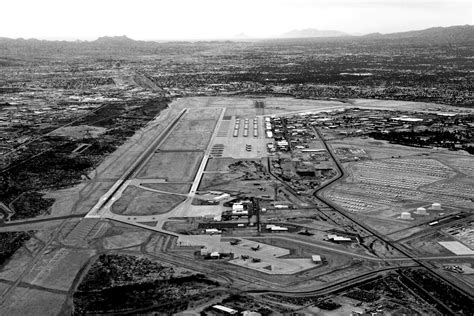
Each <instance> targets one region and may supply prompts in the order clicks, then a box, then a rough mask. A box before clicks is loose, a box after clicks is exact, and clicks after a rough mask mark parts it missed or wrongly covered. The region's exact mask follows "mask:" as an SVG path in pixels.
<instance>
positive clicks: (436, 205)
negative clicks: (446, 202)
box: [431, 203, 443, 211]
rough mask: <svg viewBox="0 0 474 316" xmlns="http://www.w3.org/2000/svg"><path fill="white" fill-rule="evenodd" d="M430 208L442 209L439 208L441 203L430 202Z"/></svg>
mask: <svg viewBox="0 0 474 316" xmlns="http://www.w3.org/2000/svg"><path fill="white" fill-rule="evenodd" d="M431 209H432V210H434V211H442V210H443V209H442V208H441V204H439V203H433V204H431Z"/></svg>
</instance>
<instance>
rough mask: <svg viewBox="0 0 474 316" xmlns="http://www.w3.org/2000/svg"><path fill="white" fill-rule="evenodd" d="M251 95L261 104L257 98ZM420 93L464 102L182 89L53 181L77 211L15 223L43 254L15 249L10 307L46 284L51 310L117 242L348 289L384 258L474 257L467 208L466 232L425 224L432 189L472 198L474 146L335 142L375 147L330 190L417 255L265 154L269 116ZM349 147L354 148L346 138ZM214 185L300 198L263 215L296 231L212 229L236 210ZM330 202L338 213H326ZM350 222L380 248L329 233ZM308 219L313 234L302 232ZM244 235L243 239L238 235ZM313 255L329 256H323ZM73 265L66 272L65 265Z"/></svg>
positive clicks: (434, 197) (228, 275)
mask: <svg viewBox="0 0 474 316" xmlns="http://www.w3.org/2000/svg"><path fill="white" fill-rule="evenodd" d="M256 100H258V101H262V102H264V103H265V107H264V108H260V107H256V106H255V101H256ZM414 106H416V109H417V110H419V111H422V112H423V111H425V112H439V111H446V112H449V111H451V112H452V111H459V112H464V111H469V110H468V109H465V108H459V109H458V108H455V107H443V106H442V105H439V104H436V105H435V104H424V103H413V102H396V101H374V100H370V101H367V100H352V102H340V101H336V100H334V101H330V100H328V101H324V100H300V99H293V98H261V99H260V98H259V99H255V98H237V97H192V98H180V99H177V100H175V101H174V102H173V103H171V104H170V106H169V108H168V109H166V110H164V111H163V112H162V113H161V114H160V116H158V117H157V118H156V119H155V120H154V121H152V122H151V123H150V124H148V125H147V126H146V127H145V128H144V129H142V130H140V131H139V132H137V133H136V134H135V135H134V136H133V137H131V138H130V139H129V141H128V142H127V143H126V144H124V145H123V146H122V147H120V148H119V149H118V150H117V151H116V152H114V153H113V154H112V155H111V156H109V157H108V158H107V159H106V160H105V161H104V162H103V163H102V164H101V165H100V166H99V167H98V168H97V169H96V170H94V171H93V172H91V174H89V177H90V180H87V181H84V182H83V183H81V184H80V185H79V186H77V187H75V188H70V189H65V190H64V191H62V192H59V193H56V194H55V195H56V196H57V197H58V201H57V202H56V204H55V205H54V206H53V209H52V214H51V215H50V217H52V218H54V217H60V216H74V217H71V218H68V220H67V221H66V220H64V221H62V220H58V221H49V222H48V223H45V224H42V223H35V222H31V223H24V224H23V225H22V226H21V227H20V228H19V229H22V230H29V229H35V230H39V233H38V235H37V236H38V237H37V238H35V239H32V240H31V241H29V242H28V243H27V249H31V250H35V251H32V252H31V253H35V254H34V255H32V254H31V253H30V252H28V251H27V250H24V251H23V252H19V253H18V254H17V255H15V256H14V257H13V258H12V260H11V261H10V262H9V263H8V264H7V266H6V267H5V269H4V270H3V271H2V272H1V273H0V277H1V278H2V279H3V280H6V281H5V282H4V283H1V284H0V285H1V290H2V292H3V294H4V301H5V300H6V299H8V298H9V301H8V302H9V305H8V306H6V308H5V309H4V311H5V312H10V313H11V312H13V313H14V312H15V304H17V303H19V302H20V301H21V302H23V303H22V304H23V305H25V304H26V305H27V306H30V308H31V312H33V310H35V307H34V304H37V303H38V302H31V304H27V303H25V302H24V301H23V298H22V297H23V296H24V295H25V291H26V292H28V291H30V292H31V291H45V292H41V293H43V294H42V295H43V296H44V297H47V298H45V299H44V303H41V304H39V306H41V307H40V308H39V309H38V313H40V314H41V313H42V312H46V311H48V310H49V309H52V310H55V311H56V312H59V310H60V308H61V306H62V304H63V303H61V304H59V303H58V302H64V301H65V300H67V299H68V297H69V296H68V295H69V291H70V289H71V288H74V287H77V285H78V282H79V279H78V277H77V275H78V274H80V273H84V270H83V269H84V268H83V267H84V266H85V265H87V264H90V262H92V261H93V260H94V258H96V257H97V255H98V254H100V253H104V252H108V251H115V252H118V251H121V252H124V253H128V254H136V255H140V256H147V257H150V258H153V259H154V260H162V261H164V262H168V263H169V264H173V265H177V266H184V267H186V268H189V269H193V270H196V271H200V272H202V273H206V274H210V275H213V276H214V277H215V278H216V279H218V280H219V281H222V282H223V283H226V282H228V283H229V284H230V283H232V286H234V287H236V288H241V289H246V290H249V289H257V290H258V289H273V290H278V289H281V288H282V287H284V288H285V289H286V290H287V291H294V292H298V291H305V290H309V289H311V290H315V289H318V288H323V287H328V286H330V285H331V284H334V286H335V287H339V286H340V287H341V288H342V287H343V286H347V284H352V283H351V282H360V281H361V280H364V278H370V277H373V276H374V275H377V274H378V273H380V272H381V271H388V270H392V269H393V270H394V269H397V268H399V267H407V266H414V265H416V264H415V263H414V261H413V259H416V260H419V261H422V262H432V263H433V265H435V266H437V267H438V268H439V269H441V266H442V264H443V263H446V262H450V263H459V264H466V265H470V264H471V263H472V262H473V260H474V256H473V255H472V253H471V252H469V251H467V250H466V249H465V248H464V247H463V246H459V244H461V245H464V246H465V247H467V248H468V249H470V250H471V251H472V249H473V244H472V243H473V242H472V234H470V233H469V232H470V231H472V225H471V226H468V227H467V228H466V227H465V226H463V225H462V224H463V223H464V222H468V223H469V222H472V215H469V216H465V217H463V218H460V219H457V221H455V222H454V224H459V225H460V228H459V229H458V230H459V231H462V232H463V233H461V234H459V232H458V230H453V229H451V226H448V225H446V226H444V225H442V226H440V227H439V229H438V228H437V227H433V226H429V224H430V223H431V222H433V221H435V220H437V219H439V218H440V211H439V210H430V207H431V205H432V203H433V202H439V203H441V205H442V213H443V215H442V216H451V215H456V214H461V213H463V214H467V213H469V211H471V210H472V207H473V204H472V200H469V194H470V193H471V192H472V190H471V188H472V187H473V183H474V179H473V178H474V169H473V167H472V166H473V165H474V158H472V157H471V156H469V155H465V154H458V155H455V154H453V153H452V152H448V151H447V150H437V149H416V150H415V149H412V148H409V149H407V147H404V146H398V145H392V144H390V145H389V144H386V143H383V142H378V143H377V142H373V141H372V140H370V141H367V140H365V139H356V138H354V139H344V140H339V139H334V140H331V139H330V140H328V141H327V144H328V145H329V146H330V147H329V148H330V149H331V150H332V151H334V152H335V153H336V156H337V153H338V151H337V148H353V149H355V150H356V151H354V153H357V154H358V155H360V154H362V153H366V154H367V157H368V159H367V160H361V161H357V162H347V163H343V164H342V166H343V169H344V171H345V175H344V177H342V178H341V179H339V180H338V181H335V182H334V183H331V184H330V185H328V186H327V187H326V188H325V189H324V190H322V191H321V195H320V198H321V199H324V200H325V201H329V202H330V203H334V204H335V205H336V206H337V207H338V208H340V209H341V210H342V211H341V212H347V213H349V214H353V215H354V216H355V217H357V218H358V219H361V221H362V222H364V223H368V224H370V225H372V227H373V228H374V230H377V231H379V232H380V233H381V234H383V235H384V236H389V237H390V239H391V240H394V241H397V242H399V243H403V244H404V245H406V246H407V247H414V245H415V243H417V242H418V243H420V242H421V241H423V242H424V243H425V244H424V245H420V246H419V247H418V246H416V245H415V246H416V247H415V251H413V256H411V257H407V256H406V255H404V254H403V253H401V252H399V251H397V250H396V249H393V248H390V247H386V246H385V245H383V244H380V243H378V242H377V241H376V239H375V238H374V237H373V236H372V234H371V233H370V232H368V231H366V230H364V229H363V228H360V227H355V226H356V225H354V223H352V222H350V221H349V220H348V219H347V218H345V217H344V216H342V215H341V214H336V213H335V212H333V213H331V212H332V211H331V210H329V209H327V208H326V209H325V208H324V207H323V206H322V205H323V202H324V201H318V200H317V199H315V198H314V197H311V198H305V197H302V196H299V195H297V194H295V193H294V192H292V190H291V188H288V187H286V186H285V185H283V184H282V183H281V181H280V180H279V179H278V177H276V176H274V175H273V174H271V172H270V171H271V166H270V163H269V161H270V159H269V158H271V157H273V156H274V155H275V154H274V153H271V152H269V150H268V147H267V145H268V143H271V142H273V139H272V138H269V137H267V134H266V129H265V118H266V117H271V116H276V117H278V116H292V115H304V114H307V113H312V114H318V113H327V112H333V111H335V112H337V111H341V110H343V109H347V108H351V107H358V108H362V109H364V108H366V109H373V108H377V109H380V108H382V109H386V110H397V111H399V110H414V108H413V107H414ZM246 122H247V123H246ZM245 125H248V128H247V129H246V128H245ZM245 130H247V132H245ZM324 133H325V132H324V131H323V135H325V134H324ZM325 136H327V137H328V138H329V137H330V135H329V134H327V135H325ZM317 142H320V143H319V146H320V147H321V148H324V146H323V142H324V140H323V139H315V143H317ZM343 152H344V153H347V152H348V151H347V150H342V149H341V151H340V153H343ZM392 157H393V158H392ZM339 158H340V157H339ZM214 191H218V192H225V193H228V194H229V196H230V197H229V198H228V199H227V200H229V199H233V198H243V197H249V196H250V197H257V198H259V199H261V200H262V201H263V202H262V203H267V204H265V205H271V203H272V202H273V201H282V203H283V202H284V203H291V204H293V205H295V207H294V209H278V208H275V207H273V208H272V207H268V210H267V211H266V213H263V212H262V213H260V216H261V218H262V219H261V220H262V221H264V222H266V223H275V224H277V225H283V226H285V227H288V228H289V229H288V231H284V232H271V231H268V230H265V229H261V230H259V229H257V226H256V225H255V223H254V222H252V221H251V220H250V219H249V220H248V221H244V222H245V228H240V226H238V224H235V225H234V226H232V228H229V229H227V230H226V231H224V232H222V233H218V234H209V233H206V231H205V229H204V228H202V225H203V223H204V224H206V225H207V224H209V223H213V224H214V223H224V224H225V221H223V220H222V215H223V213H224V212H225V211H229V210H230V209H231V208H230V207H228V206H224V202H225V201H227V200H224V201H221V202H219V203H218V204H214V205H206V203H204V202H205V201H208V200H209V198H210V197H213V196H215V194H214V193H212V192H214ZM414 201H417V202H414ZM419 207H424V208H426V209H427V210H428V215H427V216H424V215H423V216H421V215H420V216H418V215H416V214H414V215H413V217H414V219H413V220H412V221H404V220H402V219H400V218H398V216H399V215H400V213H401V212H402V211H409V212H411V213H412V214H413V213H414V211H415V210H416V209H417V208H419ZM328 214H332V217H331V218H329V219H328V217H329V215H328ZM252 223H253V224H252ZM446 224H447V223H446ZM200 225H201V226H200ZM223 227H224V226H223ZM225 227H227V226H225ZM46 228H47V229H46ZM2 229H4V231H6V230H5V229H7V228H2ZM345 229H346V230H347V231H349V230H350V229H353V231H351V233H352V234H354V235H355V234H356V233H354V231H355V232H357V234H359V236H361V237H362V238H366V240H367V243H370V242H371V241H372V240H374V242H373V243H372V244H373V245H372V246H373V247H372V248H369V247H367V246H366V244H364V243H363V242H360V241H358V240H357V239H356V238H355V237H354V238H353V239H352V241H351V242H349V243H333V242H330V241H328V239H327V235H328V234H329V235H330V234H340V233H343V232H344V230H345ZM305 231H309V232H310V233H311V235H304V234H301V233H304V232H305ZM433 234H438V235H436V238H435V239H432V238H431V237H430V236H432V235H433ZM348 236H349V235H348ZM235 240H238V243H235V244H233V243H231V241H235ZM454 242H457V243H459V244H453V243H454ZM450 247H451V248H450ZM255 249H256V250H255ZM436 249H437V250H438V251H435V250H436ZM449 249H451V250H449ZM36 250H37V251H36ZM199 252H201V253H202V252H204V253H213V252H219V253H226V254H229V253H230V254H232V257H229V258H227V259H218V260H206V259H203V257H202V256H199V255H197V254H196V253H199ZM313 256H320V257H322V258H323V259H324V260H322V261H321V262H319V261H318V262H314V261H313V259H312V258H313ZM65 267H67V269H66V268H65ZM64 270H67V271H68V273H65V274H62V272H61V271H64ZM450 277H453V278H455V277H457V276H450ZM229 279H230V280H232V281H229ZM462 282H463V285H462V286H464V287H465V288H467V289H469V288H470V287H472V286H473V285H474V278H473V277H472V276H469V277H467V278H465V280H464V281H462ZM25 284H27V285H25ZM45 289H46V290H45ZM43 296H41V295H35V297H38V298H40V297H43Z"/></svg>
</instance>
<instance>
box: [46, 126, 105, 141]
mask: <svg viewBox="0 0 474 316" xmlns="http://www.w3.org/2000/svg"><path fill="white" fill-rule="evenodd" d="M106 130H107V129H106V128H103V127H98V126H89V125H78V126H65V127H61V128H59V129H57V130H54V131H53V132H52V133H51V135H54V136H64V137H70V138H74V139H82V138H84V137H94V138H95V137H98V136H99V135H101V134H103V133H105V132H106Z"/></svg>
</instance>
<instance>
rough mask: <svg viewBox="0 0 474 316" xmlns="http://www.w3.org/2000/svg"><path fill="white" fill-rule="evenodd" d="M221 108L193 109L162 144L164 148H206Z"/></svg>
mask: <svg viewBox="0 0 474 316" xmlns="http://www.w3.org/2000/svg"><path fill="white" fill-rule="evenodd" d="M220 113H221V111H220V110H219V109H191V110H189V111H188V112H187V113H186V114H185V115H184V116H183V118H182V119H181V120H180V121H179V122H178V124H177V125H176V127H175V128H174V130H173V132H172V133H171V135H170V136H169V137H168V138H167V139H166V140H165V142H164V143H163V144H162V145H161V146H160V149H162V150H183V149H187V150H204V149H206V147H207V144H208V143H209V140H210V138H211V135H212V132H213V131H214V128H215V126H216V123H217V121H218V119H219V115H220Z"/></svg>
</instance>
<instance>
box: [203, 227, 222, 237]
mask: <svg viewBox="0 0 474 316" xmlns="http://www.w3.org/2000/svg"><path fill="white" fill-rule="evenodd" d="M206 234H210V235H214V234H222V230H218V229H216V228H207V229H206Z"/></svg>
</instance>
